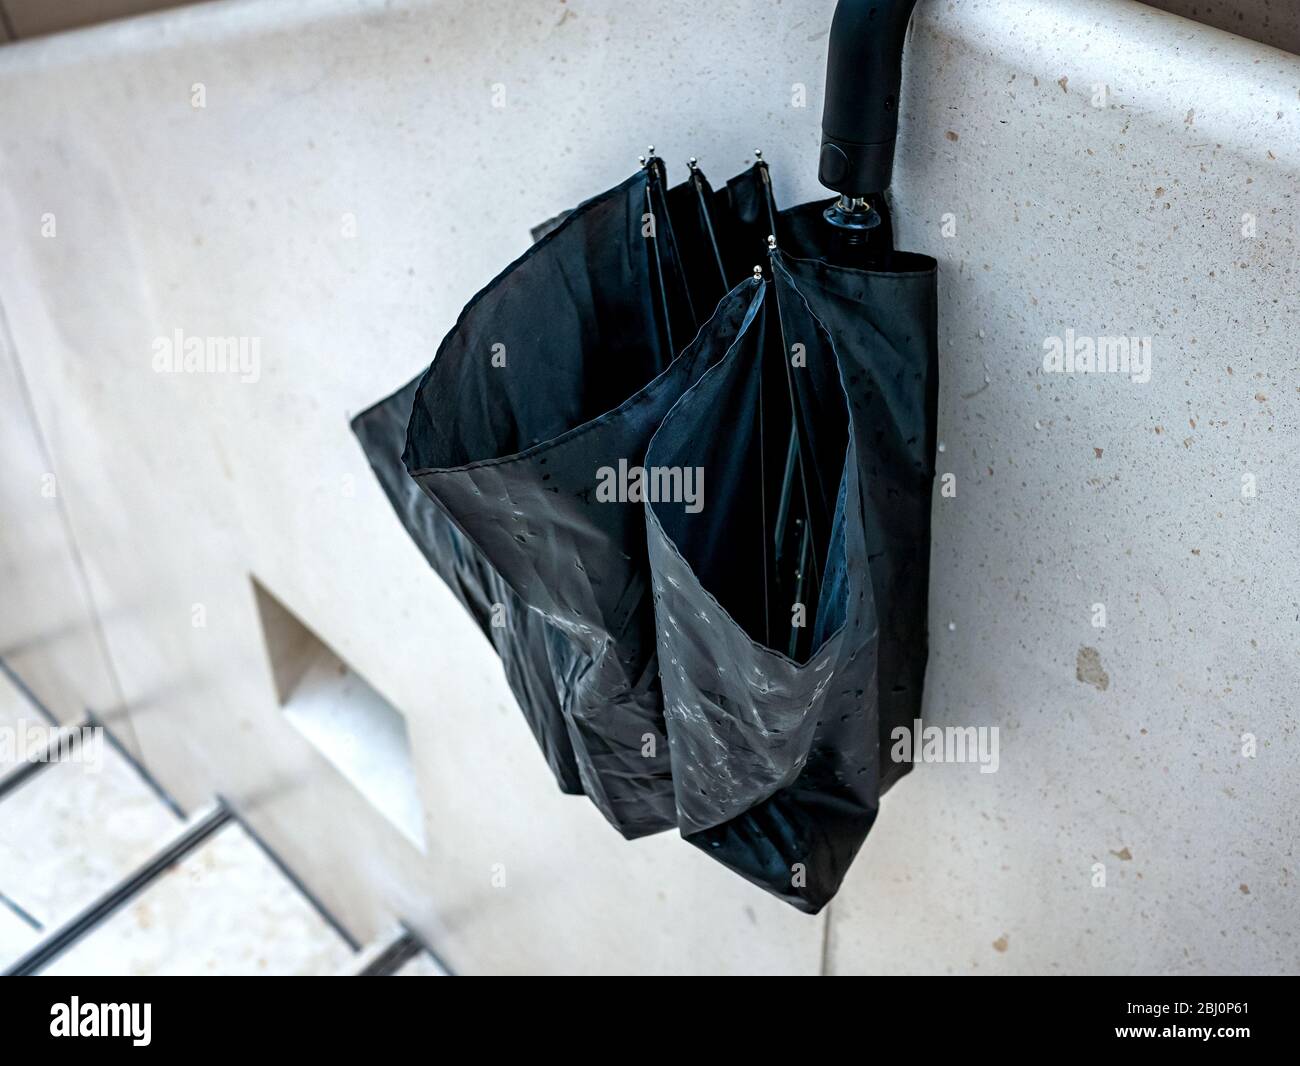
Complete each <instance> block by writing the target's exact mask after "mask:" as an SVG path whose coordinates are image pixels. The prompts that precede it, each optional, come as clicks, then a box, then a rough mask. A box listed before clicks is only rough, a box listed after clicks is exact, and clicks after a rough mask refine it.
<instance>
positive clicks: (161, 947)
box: [0, 672, 442, 976]
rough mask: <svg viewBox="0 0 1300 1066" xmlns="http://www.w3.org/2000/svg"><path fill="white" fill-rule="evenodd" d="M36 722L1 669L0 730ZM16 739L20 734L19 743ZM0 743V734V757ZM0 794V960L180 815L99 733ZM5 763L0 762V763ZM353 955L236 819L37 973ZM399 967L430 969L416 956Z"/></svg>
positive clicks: (432, 971) (2, 733)
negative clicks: (70, 755)
mask: <svg viewBox="0 0 1300 1066" xmlns="http://www.w3.org/2000/svg"><path fill="white" fill-rule="evenodd" d="M28 728H35V729H37V730H42V729H43V728H44V719H43V718H41V716H40V715H39V712H38V711H37V710H36V709H35V708H33V707H32V706H30V705H29V704H28V702H27V699H26V697H25V696H24V695H23V693H22V692H21V691H20V690H19V689H18V688H17V687H16V686H15V685H14V684H13V683H12V682H11V681H10V680H9V678H7V677H6V676H5V675H4V674H3V672H0V738H4V739H5V740H6V741H7V748H8V750H11V751H20V750H21V749H20V748H19V745H18V744H16V743H15V737H16V736H17V735H18V731H20V730H25V729H28ZM24 743H27V742H26V741H24ZM5 750H6V746H5V745H0V754H3V753H4V751H5ZM82 752H83V753H82V755H81V756H79V758H80V760H81V761H67V762H60V763H55V764H52V765H50V766H48V767H46V768H45V769H44V770H42V771H40V772H39V773H38V774H36V775H35V776H34V777H32V778H30V779H29V780H27V781H25V782H24V783H23V784H22V785H20V786H19V787H17V788H16V789H14V790H13V791H12V792H10V793H9V794H8V795H6V796H4V797H3V798H0V969H3V968H4V967H5V966H6V965H8V964H9V963H11V962H13V961H14V960H15V959H17V958H18V957H19V956H20V955H22V954H23V953H24V952H25V951H27V950H29V949H30V948H31V947H33V946H34V945H35V944H36V943H38V942H39V941H40V939H41V938H42V937H43V936H45V935H47V934H48V933H49V931H50V930H51V929H53V928H55V927H57V926H58V925H59V924H60V923H61V922H63V921H66V920H67V919H68V918H70V917H72V916H73V915H74V914H76V913H77V912H78V911H79V910H80V909H81V908H82V907H84V906H85V905H86V904H88V903H90V902H92V901H93V900H94V899H95V898H96V897H98V896H99V895H101V894H102V893H103V892H105V891H106V890H107V889H109V888H110V887H112V886H113V885H114V884H115V883H117V882H118V881H120V880H121V879H122V878H123V877H125V876H126V875H128V874H129V873H130V872H131V871H133V870H135V869H136V868H137V867H139V866H140V865H142V864H143V863H144V862H145V861H147V860H148V859H149V858H150V857H151V856H153V855H154V854H155V853H157V852H158V851H159V850H160V849H161V848H162V847H163V846H164V845H165V844H166V843H167V842H168V841H169V840H171V839H172V838H173V837H174V836H175V835H176V833H177V832H178V830H179V829H180V828H181V825H182V822H181V820H180V819H179V818H178V817H177V815H176V814H175V813H174V812H173V811H172V809H171V808H170V807H169V806H168V805H167V803H165V802H164V801H163V799H162V798H161V797H160V796H159V795H158V794H157V793H155V792H154V791H153V790H152V789H151V788H150V787H149V785H148V784H147V783H146V782H145V781H144V779H143V778H142V777H141V776H140V774H139V773H138V772H137V770H136V768H135V767H134V766H132V765H131V764H130V763H129V762H128V761H127V759H126V758H125V757H124V756H122V755H121V754H120V753H119V752H118V751H117V750H116V749H115V748H113V747H112V745H110V744H108V743H106V742H105V743H101V744H92V745H89V746H87V747H85V748H83V749H82ZM5 769H6V766H5V765H4V764H3V762H0V774H2V773H3V772H4V771H5ZM364 954H365V953H362V955H357V954H356V953H354V952H353V951H352V948H351V946H350V945H349V944H348V943H347V942H346V941H345V940H344V939H343V937H342V936H341V935H340V934H339V933H338V932H337V931H336V930H335V929H334V928H333V927H332V926H331V925H330V924H329V923H328V922H327V921H326V920H325V918H324V917H322V915H321V914H320V913H319V912H318V911H317V910H316V909H315V908H314V907H313V906H312V904H311V903H310V902H309V900H308V899H307V898H306V897H305V896H304V895H303V894H302V893H301V892H300V891H299V890H298V889H297V888H296V887H295V885H294V884H293V883H292V882H291V881H290V880H289V878H288V877H286V876H285V875H284V873H282V872H281V870H280V869H279V868H278V867H277V866H276V864H275V863H274V862H273V861H272V860H271V858H270V857H268V856H267V855H266V853H265V852H263V851H262V850H261V848H260V847H259V846H258V844H257V843H256V842H255V841H254V840H253V839H252V838H251V837H250V836H249V835H248V833H247V832H246V831H245V830H244V829H243V828H242V826H240V825H239V824H237V823H231V824H228V825H227V826H226V827H225V828H224V829H222V830H221V831H219V832H218V833H217V834H216V835H215V836H214V837H212V838H211V839H209V840H207V841H206V842H205V843H204V844H203V845H201V846H200V847H199V848H198V850H196V851H194V852H193V853H192V854H190V855H189V856H188V857H187V858H185V859H184V860H183V861H181V862H180V863H178V864H177V865H176V866H174V867H172V868H171V869H170V870H168V871H167V872H166V873H165V874H163V875H162V876H161V877H159V878H158V879H157V880H155V881H154V882H153V883H152V884H150V885H149V886H148V887H147V888H146V889H145V890H144V891H143V892H142V893H141V894H140V895H138V896H137V897H136V898H135V899H134V900H132V901H131V902H130V903H129V904H128V905H127V906H125V907H123V908H122V909H121V910H119V911H117V912H116V913H114V914H112V915H111V916H109V917H108V918H106V919H105V920H104V921H103V922H102V924H100V925H99V926H98V927H96V928H95V929H94V930H93V931H92V932H91V933H90V934H89V935H87V936H86V937H85V938H84V939H82V940H81V941H79V942H78V943H76V944H75V945H73V946H72V948H70V949H69V950H68V951H67V952H66V953H65V954H63V955H62V956H61V957H59V958H58V959H56V960H55V961H54V962H53V964H51V965H50V966H49V967H48V968H47V969H46V970H45V972H46V973H50V974H62V975H65V976H68V975H78V976H89V975H105V976H130V975H145V974H148V975H167V976H180V975H190V974H222V975H250V974H251V975H255V974H291V975H315V974H320V975H329V974H338V973H352V972H355V969H356V966H357V963H358V961H359V960H360V959H361V958H362V957H363V956H364ZM398 973H399V974H400V975H401V976H441V975H442V970H441V969H440V968H439V967H438V965H437V964H436V963H435V962H434V961H433V960H432V959H431V958H430V957H429V956H428V955H427V954H423V953H422V954H420V955H418V956H417V957H416V958H414V959H412V960H410V961H409V962H407V963H406V964H405V965H404V966H403V967H402V968H401V969H400V970H399V971H398Z"/></svg>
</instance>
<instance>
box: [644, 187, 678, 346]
mask: <svg viewBox="0 0 1300 1066" xmlns="http://www.w3.org/2000/svg"><path fill="white" fill-rule="evenodd" d="M649 170H650V180H649V181H647V182H646V186H645V205H646V209H647V210H648V211H649V212H650V225H651V230H650V233H651V237H650V240H651V246H652V247H653V249H654V260H655V275H656V276H657V277H658V279H659V302H660V303H661V304H662V306H663V314H664V337H665V339H666V340H667V341H668V362H670V363H671V362H672V361H673V358H674V357H675V356H676V355H677V346H676V345H675V344H673V324H672V317H671V315H670V314H669V311H668V287H667V286H666V285H665V284H664V267H663V260H662V259H661V257H660V255H659V222H658V216H657V215H656V214H655V204H654V199H653V197H652V196H651V195H650V189H651V186H653V185H655V184H656V183H657V182H656V178H657V177H658V174H657V172H656V171H655V169H654V166H653V165H651V166H650V167H649ZM663 368H664V364H662V363H656V365H655V369H656V370H663Z"/></svg>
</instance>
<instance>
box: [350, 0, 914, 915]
mask: <svg viewBox="0 0 1300 1066" xmlns="http://www.w3.org/2000/svg"><path fill="white" fill-rule="evenodd" d="M911 7H912V0H901V2H899V3H896V4H894V5H892V6H891V5H888V4H882V3H879V2H876V3H872V4H867V3H855V2H850V0H843V2H842V3H841V4H840V8H839V10H838V11H837V14H836V19H835V23H834V26H833V28H832V40H831V55H830V64H829V69H828V86H829V87H828V94H827V106H826V111H825V116H824V120H823V127H824V130H825V131H826V137H825V138H824V145H823V151H822V158H821V177H822V180H823V183H825V184H827V185H829V186H830V187H832V188H834V189H837V190H838V191H840V192H841V194H842V195H841V196H840V198H839V199H838V200H837V201H835V202H833V203H829V204H828V203H813V204H807V205H804V206H802V207H796V208H792V209H790V210H787V211H780V210H778V209H777V207H776V204H775V202H774V199H773V196H772V183H771V180H770V175H769V173H768V169H767V166H766V164H765V163H763V162H762V160H761V156H760V158H759V161H758V162H757V163H756V164H755V165H754V166H753V167H751V168H750V169H749V170H748V171H746V172H745V173H743V174H741V175H740V176H738V177H737V178H734V179H732V180H731V181H729V182H728V183H727V184H726V185H725V186H724V187H722V188H720V189H717V190H714V189H713V188H712V187H711V186H710V185H709V183H708V182H707V180H706V179H705V178H704V175H703V174H702V173H701V171H700V170H699V168H698V166H697V165H696V164H695V161H694V160H692V161H691V166H690V171H689V175H688V177H687V180H686V181H684V182H683V183H681V184H680V185H677V186H674V187H670V186H669V185H668V182H667V179H666V172H665V167H664V164H663V162H662V160H660V159H658V158H657V157H656V156H655V155H654V153H653V150H651V153H650V154H649V156H648V157H646V158H645V159H643V165H642V167H641V169H640V170H639V171H637V172H636V173H635V174H633V175H632V177H630V178H628V179H627V180H626V181H624V182H623V183H622V184H620V185H618V186H616V187H615V188H613V189H611V190H609V191H608V192H606V193H602V194H601V195H599V196H597V197H595V198H593V199H591V200H588V201H587V202H585V203H584V204H582V205H581V206H580V207H578V208H576V209H575V210H574V211H572V212H570V213H568V214H567V215H564V216H561V217H560V218H559V219H557V220H552V222H551V223H548V224H546V225H544V226H543V227H539V231H540V234H541V235H540V237H539V239H538V240H537V242H536V243H535V244H534V245H533V246H532V247H531V248H530V249H529V250H528V251H527V252H526V253H525V254H524V255H523V256H521V257H520V258H519V259H518V260H516V261H515V262H514V263H513V264H511V265H510V266H509V267H507V268H506V270H505V271H503V272H502V273H501V274H500V275H499V276H498V277H497V278H496V279H495V280H494V281H492V282H491V283H490V284H489V285H488V286H487V287H486V288H485V289H484V290H483V291H482V292H480V293H479V294H478V295H477V296H476V297H475V298H474V299H473V300H472V301H471V302H470V304H469V305H468V306H467V307H466V308H465V310H464V312H462V314H461V317H460V320H459V321H458V322H457V324H456V326H455V328H454V329H453V330H452V331H451V333H450V334H448V336H447V337H446V339H445V340H444V341H443V342H442V345H441V346H440V347H439V349H438V353H437V355H436V357H435V359H434V361H433V363H432V365H431V366H430V368H429V370H428V371H427V372H426V373H425V374H424V375H423V377H422V378H421V379H418V380H417V381H414V382H412V383H410V384H409V385H408V386H407V387H406V388H404V389H403V390H401V391H400V392H398V393H397V394H395V395H394V396H392V397H390V398H389V399H387V400H385V401H383V402H381V403H380V404H377V405H376V406H375V407H372V408H371V409H370V410H368V411H366V412H364V413H363V414H361V415H359V416H358V417H357V418H356V419H355V420H354V423H353V426H354V429H355V431H356V433H357V435H358V437H359V438H360V440H361V442H362V445H363V447H364V448H365V450H366V453H367V455H368V457H369V459H370V461H371V464H372V466H373V467H374V469H375V471H376V473H377V475H378V476H379V478H380V480H381V482H382V484H383V486H384V489H385V491H386V492H387V494H388V496H389V498H390V500H391V501H392V503H393V505H394V507H395V508H396V510H397V512H398V514H399V516H400V517H401V519H402V521H403V522H404V524H405V526H406V528H407V530H408V531H409V532H410V534H411V535H412V537H413V538H414V539H415V540H416V542H417V543H418V544H419V545H420V547H421V549H422V550H423V551H424V553H425V555H426V557H427V558H428V559H429V562H430V564H431V565H432V566H433V567H434V568H435V569H436V570H437V571H438V573H439V574H440V575H441V576H442V577H443V578H444V579H445V580H446V581H447V583H448V585H449V586H450V587H451V588H452V590H453V591H454V592H455V593H456V594H457V595H458V597H459V598H460V599H461V601H462V602H463V603H464V604H465V606H466V607H467V608H468V609H469V610H470V612H471V613H472V614H473V616H474V617H475V619H476V620H477V621H478V624H479V625H480V627H481V628H482V630H483V632H484V633H485V635H486V636H487V637H488V639H489V640H491V641H492V643H493V645H494V647H495V648H496V650H497V652H498V653H499V654H500V656H501V658H502V661H503V663H504V665H505V669H506V676H507V678H508V680H509V682H510V685H511V687H512V689H513V690H514V692H515V695H516V696H517V698H518V699H519V703H520V706H521V707H522V709H523V711H524V714H525V716H526V717H527V719H528V721H529V724H530V726H531V728H532V730H533V732H534V735H535V736H536V737H537V739H538V741H539V743H540V744H541V746H542V748H543V751H544V752H545V753H546V757H547V760H548V762H549V764H550V766H551V769H552V771H553V772H554V773H555V775H556V778H557V780H558V782H559V784H560V787H561V788H562V789H564V790H565V791H566V792H573V793H584V794H586V795H587V796H589V797H590V798H591V800H592V802H594V803H595V804H596V806H597V807H598V808H599V809H600V810H601V812H602V813H603V814H604V815H605V817H606V818H607V819H608V820H609V821H610V822H611V823H612V824H613V825H614V826H615V827H616V828H617V829H619V831H620V832H622V833H623V834H624V835H625V836H627V837H636V836H641V835H645V834H648V833H654V832H659V831H661V830H664V829H668V828H672V827H676V828H678V829H679V830H680V831H681V833H682V835H683V836H685V837H686V839H688V840H690V841H691V842H692V843H694V844H696V845H697V846H699V847H702V848H704V849H705V850H706V851H707V852H708V853H709V854H711V855H713V856H714V857H715V858H717V859H718V860H719V861H721V862H723V863H725V864H726V865H727V866H729V867H731V868H732V869H734V870H736V871H737V872H738V873H740V874H742V875H743V876H745V877H746V878H748V879H749V880H751V881H753V882H755V883H756V884H758V885H761V886H762V887H763V888H765V889H767V890H768V891H770V892H773V893H774V894H776V895H779V896H781V897H782V898H783V899H786V900H787V901H789V902H790V903H792V904H794V905H795V906H797V907H799V908H801V909H804V910H808V911H814V912H815V911H816V910H818V909H820V907H821V906H822V905H823V904H824V903H825V902H826V901H827V900H829V899H830V898H831V896H832V895H833V894H834V892H835V890H836V889H837V888H838V886H839V884H840V881H841V880H842V879H843V876H844V874H845V872H846V871H847V868H848V865H849V863H850V862H851V861H852V858H853V856H854V854H855V853H856V851H857V849H858V847H859V846H860V845H861V843H862V841H863V839H864V838H865V836H866V834H867V831H868V830H869V829H870V827H871V824H872V822H873V820H874V818H875V816H876V813H877V810H878V807H879V797H880V795H881V793H882V792H883V790H884V789H885V788H887V787H888V786H889V785H890V784H891V783H892V782H893V780H895V779H896V777H897V776H899V775H900V774H901V773H903V772H905V771H906V770H907V769H908V766H907V765H906V764H896V763H894V762H892V761H891V760H890V759H889V757H888V752H889V748H890V744H889V737H890V734H891V732H892V730H893V729H894V728H895V727H897V726H900V725H904V726H910V723H911V722H912V720H913V718H915V717H917V716H918V715H919V713H920V706H921V693H922V686H923V682H924V670H925V658H926V655H925V645H926V597H927V586H928V570H929V533H930V518H929V516H930V487H931V482H932V479H933V473H934V471H933V465H932V463H933V461H932V457H933V454H934V423H935V411H934V408H935V397H936V390H937V368H936V358H935V288H934V286H935V264H934V261H933V260H931V259H928V258H926V257H923V256H919V255H913V254H910V253H905V252H897V251H895V250H894V247H893V235H892V227H891V225H890V221H889V212H888V207H887V205H886V203H885V201H884V198H883V196H882V195H881V190H883V189H884V188H885V187H886V186H887V185H888V184H889V172H890V169H891V167H892V157H893V141H894V134H895V129H896V107H895V100H896V97H897V91H898V85H899V80H900V79H899V55H900V53H901V48H902V40H903V33H904V30H905V27H906V23H907V18H908V15H909V14H910V10H911ZM863 71H868V72H871V74H872V78H871V83H870V86H869V87H868V88H866V89H863V88H862V87H861V85H860V75H861V73H862V72H863ZM854 79H858V82H859V84H855V82H854ZM850 98H851V104H852V106H851V107H850V106H846V105H845V104H844V103H843V101H844V100H845V99H850ZM755 264H758V265H755Z"/></svg>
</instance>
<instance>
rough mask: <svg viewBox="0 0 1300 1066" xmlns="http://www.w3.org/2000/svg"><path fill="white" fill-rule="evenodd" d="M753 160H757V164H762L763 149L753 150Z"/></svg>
mask: <svg viewBox="0 0 1300 1066" xmlns="http://www.w3.org/2000/svg"><path fill="white" fill-rule="evenodd" d="M754 158H755V159H756V160H758V162H760V163H761V162H763V149H761V148H755V149H754Z"/></svg>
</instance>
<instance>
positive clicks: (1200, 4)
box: [6, 0, 1300, 55]
mask: <svg viewBox="0 0 1300 1066" xmlns="http://www.w3.org/2000/svg"><path fill="white" fill-rule="evenodd" d="M6 2H8V0H6ZM1145 3H1147V4H1148V5H1149V6H1151V7H1158V8H1160V9H1161V10H1162V11H1169V12H1172V13H1173V14H1175V15H1182V16H1183V17H1184V18H1189V19H1194V20H1196V21H1197V22H1203V23H1204V24H1205V25H1207V26H1213V27H1215V28H1216V29H1220V30H1227V31H1228V32H1229V33H1235V34H1237V35H1238V36H1240V37H1249V38H1250V39H1251V40H1252V41H1259V43H1260V44H1268V45H1272V46H1273V47H1274V48H1281V49H1282V50H1283V51H1286V52H1292V53H1294V54H1296V55H1300V6H1297V5H1296V3H1295V0H1145Z"/></svg>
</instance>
